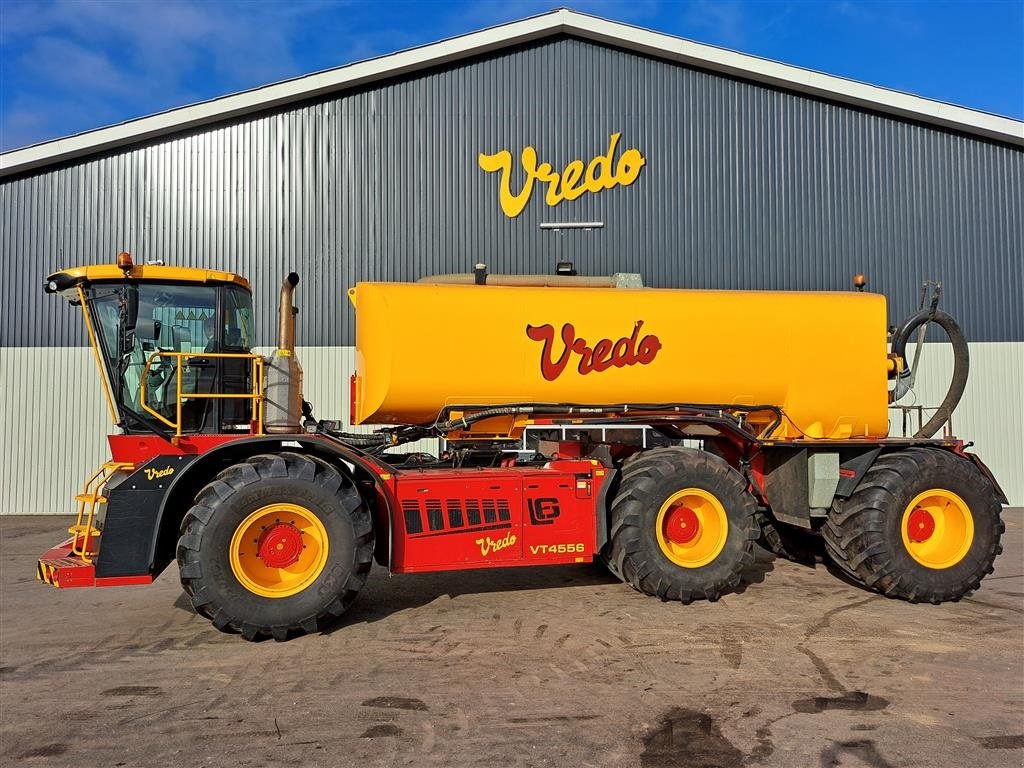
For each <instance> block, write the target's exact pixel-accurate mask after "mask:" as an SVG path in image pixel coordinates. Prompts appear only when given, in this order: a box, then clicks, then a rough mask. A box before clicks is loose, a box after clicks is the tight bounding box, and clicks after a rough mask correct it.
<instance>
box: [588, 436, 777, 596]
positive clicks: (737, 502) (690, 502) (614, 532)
mask: <svg viewBox="0 0 1024 768" xmlns="http://www.w3.org/2000/svg"><path fill="white" fill-rule="evenodd" d="M756 513H757V505H756V503H755V502H754V499H753V498H752V497H751V496H750V494H749V493H747V483H746V481H745V480H744V478H743V476H742V475H741V474H740V473H739V472H737V471H736V470H735V469H733V468H732V467H730V466H729V465H728V464H727V463H726V462H725V461H724V460H723V459H721V458H719V457H717V456H714V455H712V454H709V453H706V452H704V451H698V450H694V449H692V448H678V447H673V448H662V449H655V450H652V451H648V452H646V453H644V454H643V455H641V456H640V457H639V458H637V459H636V460H635V461H632V462H631V463H630V464H629V466H628V468H625V469H624V470H623V474H622V481H621V484H620V486H619V490H618V493H617V494H616V496H615V499H614V501H613V502H612V507H611V516H612V529H611V536H610V541H609V543H608V545H607V551H606V552H605V553H604V557H605V558H606V559H607V560H608V561H609V564H610V569H611V571H612V573H614V574H615V575H616V576H618V577H619V578H621V579H622V580H623V581H625V582H626V583H627V584H630V585H631V586H632V587H633V588H634V589H637V590H639V591H641V592H644V593H645V594H648V595H654V596H657V597H660V598H661V599H663V600H679V601H681V602H683V603H690V602H692V601H693V600H702V599H706V600H711V601H714V600H717V599H718V598H719V597H720V596H721V595H722V594H723V593H724V592H727V591H729V590H731V589H733V588H734V587H735V586H736V585H737V584H739V582H740V578H741V574H742V572H743V570H744V569H745V568H746V567H747V566H749V565H751V564H752V563H753V561H754V542H755V541H756V540H757V537H758V533H759V529H758V525H757V521H756V519H755V516H756Z"/></svg>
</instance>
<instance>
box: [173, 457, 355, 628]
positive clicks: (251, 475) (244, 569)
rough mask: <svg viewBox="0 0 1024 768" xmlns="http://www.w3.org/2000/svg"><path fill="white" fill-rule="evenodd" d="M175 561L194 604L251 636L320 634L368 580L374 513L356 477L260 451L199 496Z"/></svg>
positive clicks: (311, 460)
mask: <svg viewBox="0 0 1024 768" xmlns="http://www.w3.org/2000/svg"><path fill="white" fill-rule="evenodd" d="M181 530H182V535H181V538H180V539H179V540H178V548H177V557H178V566H179V568H180V576H181V583H182V587H184V589H185V592H186V593H187V594H188V595H189V597H190V598H191V600H192V606H193V607H194V608H195V609H196V611H197V612H198V613H200V614H202V615H203V616H206V617H207V618H209V619H210V620H211V621H212V622H213V624H214V626H216V627H217V628H218V629H220V630H223V631H233V632H239V633H241V635H242V636H243V637H244V638H245V639H247V640H255V639H256V638H258V637H260V636H271V637H273V638H274V639H276V640H284V639H287V638H288V637H289V636H290V635H292V634H300V633H305V632H315V631H316V630H317V628H318V626H319V625H320V623H321V622H322V621H324V620H325V619H329V618H332V617H336V616H340V615H341V614H342V613H344V612H345V611H346V610H347V609H348V607H349V606H350V605H351V604H352V601H353V600H355V597H356V595H357V594H358V593H359V590H360V589H361V588H362V586H363V584H365V582H366V578H367V575H368V574H369V571H370V565H371V561H372V557H373V547H374V536H373V524H372V520H371V518H370V513H369V511H368V510H367V508H366V505H365V504H364V503H363V501H362V498H361V497H360V495H359V491H358V489H357V488H356V487H355V485H354V484H353V483H352V481H351V480H350V479H349V478H347V477H346V476H344V475H343V474H342V473H341V472H339V471H338V469H336V468H335V467H333V466H332V465H331V464H328V463H327V462H326V461H323V460H322V459H319V458H317V457H315V456H308V455H303V454H298V453H287V452H286V453H279V454H263V455H259V456H253V457H252V458H250V459H248V460H247V461H244V462H242V463H239V464H235V465H234V466H231V467H228V468H227V469H225V470H224V471H223V472H221V473H220V474H219V475H217V477H216V478H215V479H214V480H213V482H211V483H210V484H208V485H207V486H206V487H204V488H203V489H202V490H201V491H200V492H199V494H198V495H197V496H196V500H195V505H194V506H193V507H192V508H191V509H190V510H189V511H188V513H187V514H186V515H185V519H184V520H183V521H182V528H181Z"/></svg>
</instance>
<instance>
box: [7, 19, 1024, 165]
mask: <svg viewBox="0 0 1024 768" xmlns="http://www.w3.org/2000/svg"><path fill="white" fill-rule="evenodd" d="M559 4H560V3H558V2H557V0H556V2H525V1H522V0H509V2H482V1H481V0H476V1H474V2H448V3H424V2H395V3H367V2H326V1H316V2H302V1H299V2H287V3H278V2H257V1H256V0H252V1H251V2H194V1H192V0H184V1H183V2H130V1H124V2H99V1H97V2H85V1H83V0H79V1H78V2H73V1H68V0H57V1H56V2H49V1H48V2H21V1H19V0H0V149H2V150H8V149H13V148H15V147H20V146H26V145H28V144H33V143H36V142H39V141H45V140H47V139H53V138H57V137H60V136H67V135H70V134H72V133H77V132H80V131H85V130H89V129H92V128H98V127H100V126H104V125H110V124H112V123H117V122H121V121H123V120H128V119H131V118H133V117H140V116H142V115H147V114H151V113H153V112H159V111H161V110H164V109H169V108H173V107H177V106H182V105H185V104H190V103H193V102H196V101H202V100H204V99H209V98H213V97H215V96H220V95H223V94H226V93H232V92H235V91H239V90H244V89H246V88H252V87H254V86H258V85H263V84H266V83H269V82H273V81H276V80H282V79H286V78H289V77H294V76H296V75H302V74H306V73H309V72H314V71H317V70H321V69H327V68H330V67H336V66H340V65H342V64H346V63H349V62H352V61H357V60H360V59H365V58H370V57H373V56H377V55H380V54H384V53H390V52H392V51H396V50H399V49H402V48H408V47H411V46H415V45H420V44H423V43H429V42H433V41H435V40H439V39H441V38H445V37H451V36H453V35H458V34H461V33H464V32H469V31H472V30H475V29H480V28H482V27H486V26H490V25H493V24H498V23H501V22H504V21H510V20H513V19H517V18H522V17H524V16H529V15H533V14H536V13H540V12H543V11H546V10H549V9H551V8H553V7H557V6H558V5H559ZM569 5H570V6H571V7H573V8H574V9H575V10H579V11H583V12H587V13H593V14H596V15H599V16H604V17H607V18H610V19H615V20H618V21H624V22H627V23H630V24H636V25H638V26H643V27H648V28H651V29H655V30H658V31H661V32H667V33H669V34H674V35H679V36H681V37H686V38H690V39H692V40H697V41H699V42H704V43H710V44H713V45H719V46H723V47H726V48H732V49H734V50H738V51H743V52H745V53H751V54H755V55H757V56H764V57H767V58H771V59H776V60H779V61H783V62H786V63H788V64H795V65H797V66H802V67H808V68H810V69H817V70H821V71H824V72H828V73H830V74H835V75H840V76H843V77H849V78H853V79H855V80H861V81H864V82H868V83H873V84H875V85H882V86H886V87H889V88H895V89H897V90H902V91H908V92H910V93H916V94H919V95H921V96H926V97H929V98H933V99H939V100H942V101H949V102H953V103H956V104H962V105H964V106H968V107H973V108H975V109H981V110H985V111H988V112H995V113H998V114H1003V115H1008V116H1010V117H1014V118H1017V119H1024V0H1005V1H1002V2H971V3H964V2H960V3H939V2H861V1H860V0H840V1H837V2H830V1H827V0H822V1H821V2H769V1H765V2H733V1H725V2H712V1H711V0H694V1H693V2H664V1H660V2H659V1H658V0H632V1H631V2H622V1H621V0H614V1H610V2H581V3H572V4H569Z"/></svg>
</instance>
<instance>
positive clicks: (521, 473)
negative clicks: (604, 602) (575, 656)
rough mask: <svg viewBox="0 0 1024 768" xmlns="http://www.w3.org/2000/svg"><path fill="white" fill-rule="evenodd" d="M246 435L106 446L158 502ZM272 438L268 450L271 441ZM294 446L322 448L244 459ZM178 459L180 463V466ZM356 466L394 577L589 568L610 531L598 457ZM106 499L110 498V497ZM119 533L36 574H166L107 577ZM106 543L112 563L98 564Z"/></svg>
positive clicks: (129, 438) (60, 552) (144, 578)
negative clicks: (86, 554)
mask: <svg viewBox="0 0 1024 768" xmlns="http://www.w3.org/2000/svg"><path fill="white" fill-rule="evenodd" d="M249 437H251V436H249V435H196V436H190V437H183V438H180V439H178V440H177V441H175V443H174V444H169V443H168V442H167V441H165V440H163V439H161V438H159V437H156V436H150V435H114V436H110V438H109V442H110V448H111V455H112V458H113V460H114V461H115V462H120V463H121V464H122V465H123V466H127V467H128V468H127V469H125V470H123V474H124V475H126V476H127V477H128V478H129V479H130V480H131V482H122V484H121V487H122V488H124V487H125V486H130V487H131V488H132V489H135V488H136V483H135V478H139V482H138V485H139V487H140V488H141V487H142V486H143V485H145V482H144V480H143V475H146V476H148V477H153V478H157V479H156V480H154V481H153V482H152V483H150V484H149V489H150V490H151V491H153V490H154V486H156V488H158V489H163V490H161V491H157V492H156V493H157V497H158V498H159V499H163V497H164V494H165V493H170V492H171V488H172V487H173V484H172V483H170V482H168V479H175V480H177V479H181V476H183V475H185V474H186V473H191V472H193V469H192V467H193V466H198V465H199V464H200V463H201V462H200V461H196V464H195V465H191V464H190V463H189V461H190V460H191V459H196V460H198V459H201V458H204V457H207V456H209V455H212V454H214V453H216V452H217V451H218V450H220V449H224V448H228V447H231V446H241V445H242V443H244V442H247V441H246V438H249ZM268 440H269V441H271V443H272V444H270V445H268V444H267V441H268ZM299 441H301V444H302V450H308V449H310V448H311V447H312V448H313V449H314V450H315V449H316V448H317V447H318V446H320V447H322V446H324V445H325V442H326V441H324V440H323V439H322V438H319V437H317V436H311V435H307V436H294V440H293V436H290V435H279V436H275V438H270V437H269V436H268V437H264V438H262V439H261V440H260V443H259V444H258V445H257V446H256V447H253V448H251V449H250V450H249V454H252V453H259V452H262V451H266V450H277V451H279V450H282V444H283V445H284V446H285V447H284V448H283V449H284V450H294V448H290V447H287V446H289V445H292V444H294V446H296V447H298V446H299V444H300V443H299ZM348 458H349V459H354V458H356V457H355V456H352V457H348ZM179 460H182V461H183V462H185V463H184V464H179V463H178V461H179ZM357 460H358V462H359V464H360V466H361V468H362V470H363V471H364V473H365V475H364V476H365V477H368V478H372V480H373V482H372V483H368V485H370V486H373V485H375V486H376V493H377V503H376V504H375V505H374V508H375V518H376V519H375V527H376V528H377V539H378V542H383V543H384V546H381V547H380V549H379V550H378V552H379V556H378V561H379V562H381V564H386V565H387V566H388V567H389V570H390V571H391V572H392V573H419V572H428V571H447V570H458V569H471V568H495V567H507V566H515V565H545V564H547V565H557V564H564V563H581V562H589V561H590V560H591V559H592V558H593V557H594V555H595V554H596V553H597V551H598V550H599V549H600V547H601V545H602V544H603V541H601V540H599V534H598V532H599V531H602V530H606V525H605V521H604V517H603V515H604V512H603V510H604V509H605V508H606V501H605V496H606V494H607V491H608V487H609V479H610V476H611V475H613V474H614V470H611V469H609V468H608V467H606V466H605V465H603V464H601V463H600V462H598V461H596V460H594V459H589V458H565V459H555V460H552V461H549V462H547V463H545V464H536V463H533V464H526V465H521V466H517V465H516V464H515V462H514V460H512V459H506V460H505V461H503V462H502V464H501V466H495V467H483V468H481V467H464V468H451V467H446V468H437V467H434V468H429V467H422V468H395V467H391V466H389V465H387V464H384V463H382V462H379V461H377V460H375V459H372V458H371V457H369V456H366V455H365V454H362V455H361V456H360V457H359V458H358V459H357ZM165 465H166V466H165ZM168 468H173V472H169V471H168ZM208 472H213V470H212V469H207V468H203V469H201V470H196V475H197V476H198V477H205V479H203V480H202V484H205V483H206V482H208V481H209V479H212V475H208V474H207V473H208ZM163 475H168V476H169V477H168V478H164V477H162V476H163ZM367 490H368V491H369V492H370V493H371V494H372V491H370V489H369V488H367ZM115 492H116V491H115ZM133 492H134V491H133ZM104 494H105V496H110V495H111V494H110V493H107V492H106V491H105V492H104ZM150 498H151V499H152V498H153V497H150ZM133 499H134V497H133ZM148 501H149V500H147V502H148ZM139 502H142V498H141V497H140V498H139ZM100 503H101V504H105V503H107V499H106V498H103V499H100ZM132 503H134V502H132ZM189 503H190V500H189V499H178V500H176V502H175V504H174V506H175V507H177V506H183V508H181V509H175V510H173V513H176V514H177V516H178V517H180V514H184V512H185V511H186V509H187V506H188V504H189ZM168 511H169V512H171V510H168ZM138 513H139V517H140V520H141V519H142V518H146V517H147V513H148V510H144V509H139V510H138ZM154 514H155V511H154ZM132 516H133V517H134V513H133V515H132ZM102 518H103V513H102V509H98V510H97V519H98V520H99V519H102ZM140 524H141V523H140ZM136 533H137V534H138V538H139V540H140V543H147V544H148V543H149V542H150V541H153V538H154V537H155V538H157V539H159V538H160V536H161V534H160V531H159V530H154V531H153V532H152V534H149V533H148V532H144V531H142V530H139V531H137V532H130V534H129V535H131V536H132V537H133V538H134V537H135V535H136ZM115 534H116V535H119V536H124V535H126V534H125V532H124V528H123V527H121V528H114V529H111V527H110V526H107V527H105V528H104V530H102V531H101V532H100V534H99V536H98V537H94V540H93V541H91V542H90V549H91V550H93V552H92V554H93V555H94V557H92V558H82V557H80V556H79V555H77V554H75V553H74V552H73V551H72V543H73V542H74V537H72V539H70V540H68V541H67V542H64V543H62V544H60V545H58V546H56V547H54V548H52V549H50V550H48V551H47V552H45V553H44V554H43V556H42V557H41V558H40V561H39V574H41V575H40V576H39V578H41V579H42V580H43V581H46V582H48V583H50V584H53V585H54V586H60V587H79V586H81V587H84V586H118V585H128V584H146V583H150V582H151V581H152V580H153V579H155V578H156V577H157V576H158V575H159V573H160V571H161V570H162V568H163V565H162V563H161V561H160V558H154V559H153V560H152V561H151V562H150V566H149V567H148V568H146V567H144V566H136V567H131V568H128V569H127V571H126V570H125V569H124V568H122V569H120V570H119V571H118V576H117V577H116V578H104V577H103V575H102V574H103V573H105V572H109V569H110V566H111V561H110V557H111V553H112V552H113V551H114V542H113V541H105V540H104V539H105V538H106V537H108V536H112V535H115ZM388 544H389V545H390V546H387V545H388ZM105 545H106V546H107V549H108V550H109V551H108V553H107V555H108V559H107V562H106V563H105V564H104V565H103V566H102V567H98V565H97V564H98V563H101V562H102V558H103V557H104V554H103V553H104V546H105ZM153 548H154V550H155V549H156V545H155V543H154V544H153ZM96 552H99V554H98V555H96ZM171 557H173V555H172V556H171ZM164 562H166V559H165V560H164ZM98 574H100V575H98Z"/></svg>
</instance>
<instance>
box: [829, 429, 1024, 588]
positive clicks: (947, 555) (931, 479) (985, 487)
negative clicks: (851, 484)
mask: <svg viewBox="0 0 1024 768" xmlns="http://www.w3.org/2000/svg"><path fill="white" fill-rule="evenodd" d="M1000 511H1001V506H1000V504H999V500H998V498H997V497H996V492H995V490H994V489H993V487H992V485H991V483H989V481H988V480H987V479H986V478H985V477H984V476H983V475H982V474H981V473H980V472H979V471H978V470H977V468H976V467H975V466H974V465H973V464H972V463H971V462H969V461H967V460H966V459H963V458H961V457H959V456H956V455H954V454H952V453H949V452H948V451H943V450H936V449H926V448H909V449H907V450H903V451H898V452H895V453H890V454H886V455H884V456H882V457H880V458H879V459H878V460H877V461H876V462H875V463H874V465H872V467H871V468H870V469H869V470H868V471H867V472H866V473H865V475H864V478H863V480H862V481H861V483H860V485H859V486H857V490H856V491H854V493H853V495H852V496H850V498H848V499H845V500H837V501H836V503H835V504H834V505H833V507H832V509H831V511H830V512H829V517H828V520H827V522H826V523H825V526H824V527H823V528H822V530H821V534H822V538H824V540H825V546H826V550H827V552H828V554H829V556H830V557H831V559H832V560H833V561H834V562H835V563H836V565H837V566H839V567H840V568H841V569H842V570H843V571H845V572H847V573H850V574H852V575H853V576H854V578H856V579H857V580H858V581H859V582H861V583H862V584H864V585H865V586H867V587H868V588H870V589H873V590H875V591H876V592H881V593H882V594H884V595H887V596H888V597H895V598H900V599H903V600H909V601H910V602H912V603H917V602H922V601H927V602H931V603H942V602H945V601H949V600H959V599H960V598H962V597H964V596H965V595H968V594H970V593H971V592H973V591H974V590H976V589H977V588H978V587H979V586H980V585H981V580H982V579H983V578H984V577H985V576H986V575H987V574H989V573H992V563H993V561H994V560H995V558H996V556H997V555H998V554H999V553H1000V552H1002V547H1001V546H1000V544H999V539H1000V536H1001V535H1002V533H1003V530H1004V525H1003V522H1002V520H1001V519H1000V517H999V514H1000Z"/></svg>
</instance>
